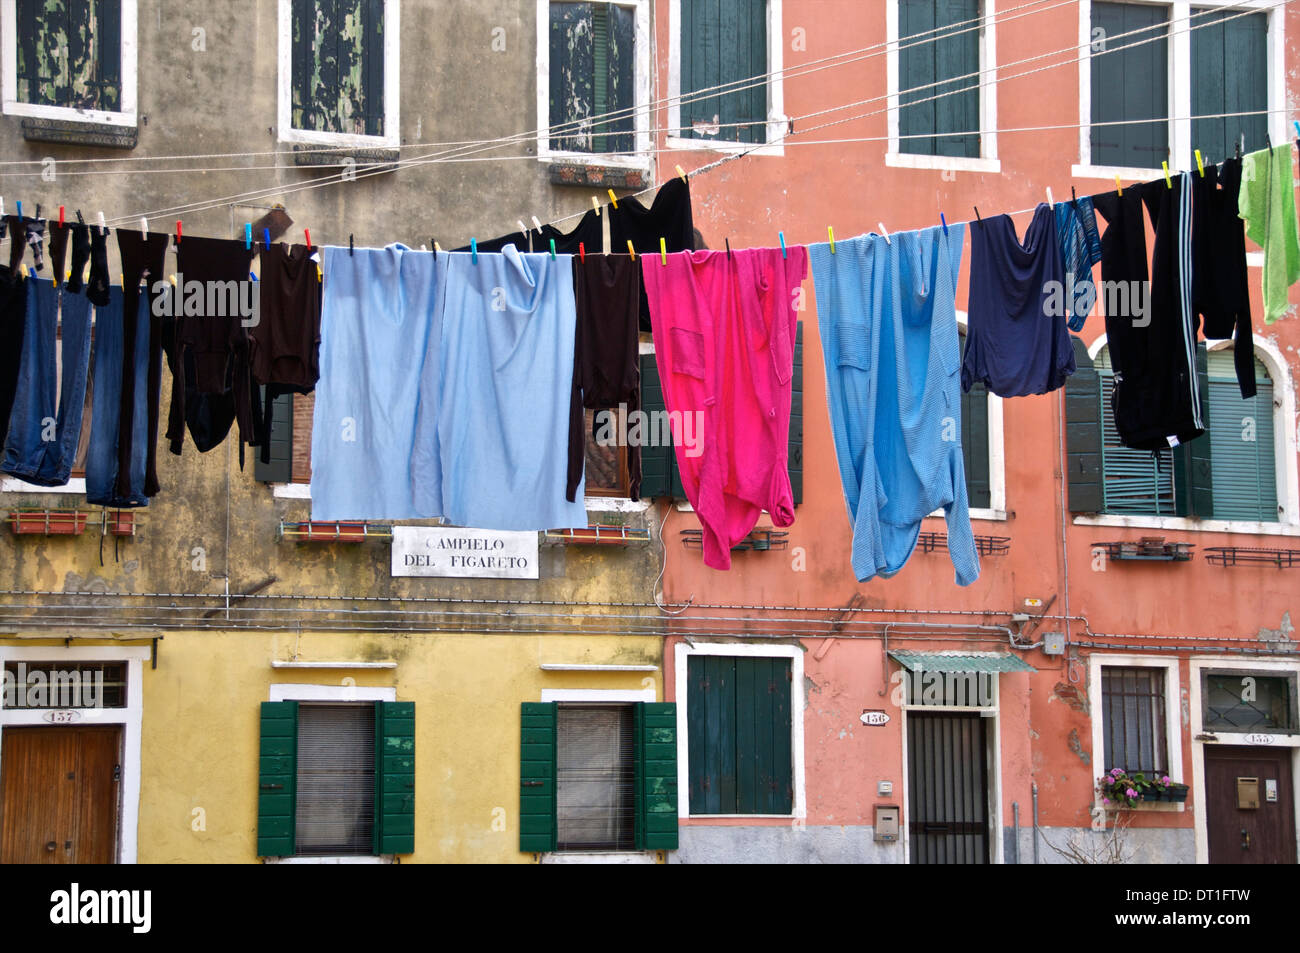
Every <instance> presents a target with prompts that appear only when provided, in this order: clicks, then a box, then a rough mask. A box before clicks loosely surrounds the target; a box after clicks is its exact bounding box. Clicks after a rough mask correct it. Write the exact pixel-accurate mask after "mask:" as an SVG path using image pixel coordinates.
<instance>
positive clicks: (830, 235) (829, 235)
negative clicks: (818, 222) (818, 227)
mask: <svg viewBox="0 0 1300 953" xmlns="http://www.w3.org/2000/svg"><path fill="white" fill-rule="evenodd" d="M826 237H827V238H829V239H830V240H831V254H832V255H833V254H835V229H833V228H831V227H830V226H829V225H827V226H826Z"/></svg>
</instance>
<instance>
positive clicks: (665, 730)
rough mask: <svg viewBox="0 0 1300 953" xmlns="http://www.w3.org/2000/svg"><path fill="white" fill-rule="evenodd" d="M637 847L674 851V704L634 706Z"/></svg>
mask: <svg viewBox="0 0 1300 953" xmlns="http://www.w3.org/2000/svg"><path fill="white" fill-rule="evenodd" d="M635 715H636V809H637V823H636V847H637V849H638V850H676V849H677V705H676V703H674V702H641V703H639V704H638V705H637V706H636V711H635Z"/></svg>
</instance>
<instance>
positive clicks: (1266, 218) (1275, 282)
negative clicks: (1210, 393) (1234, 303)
mask: <svg viewBox="0 0 1300 953" xmlns="http://www.w3.org/2000/svg"><path fill="white" fill-rule="evenodd" d="M1237 214H1238V216H1239V217H1241V218H1243V219H1245V220H1246V235H1247V237H1248V238H1250V239H1251V241H1253V242H1255V243H1256V244H1257V245H1259V246H1261V247H1262V248H1263V249H1264V276H1263V291H1264V321H1265V323H1267V324H1272V323H1273V322H1274V321H1276V320H1277V319H1278V318H1279V317H1281V316H1282V315H1284V314H1286V312H1287V310H1288V308H1289V307H1290V304H1289V303H1288V301H1287V289H1289V288H1290V287H1291V286H1292V285H1293V284H1295V283H1296V281H1297V280H1300V238H1297V235H1296V215H1295V192H1294V191H1293V187H1292V179H1291V144H1290V143H1287V144H1286V145H1282V146H1274V147H1273V149H1272V150H1271V151H1270V150H1268V149H1261V150H1259V151H1258V152H1252V153H1250V154H1249V155H1247V156H1246V157H1245V158H1243V159H1242V162H1241V191H1240V193H1239V194H1238V197H1237Z"/></svg>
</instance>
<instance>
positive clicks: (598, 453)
mask: <svg viewBox="0 0 1300 953" xmlns="http://www.w3.org/2000/svg"><path fill="white" fill-rule="evenodd" d="M598 413H600V414H605V415H606V416H602V417H601V418H600V424H599V425H597V422H596V415H597V414H598ZM585 414H586V417H585V421H586V427H587V444H586V463H585V467H584V469H583V479H584V480H585V481H586V482H585V488H586V489H585V492H586V494H587V496H616V497H624V496H627V494H628V488H629V480H628V469H627V446H626V444H624V443H617V444H609V443H608V442H607V441H606V442H605V443H604V444H602V443H600V442H597V440H596V436H597V435H601V436H602V438H603V437H604V436H605V435H617V434H618V433H620V432H621V427H620V421H621V418H622V417H623V416H624V414H623V413H622V411H621V410H620V409H619V408H617V407H615V408H609V409H608V410H604V411H596V410H590V409H589V410H587V411H585ZM622 426H623V427H626V426H627V425H626V423H623V424H622Z"/></svg>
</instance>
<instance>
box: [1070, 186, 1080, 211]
mask: <svg viewBox="0 0 1300 953" xmlns="http://www.w3.org/2000/svg"><path fill="white" fill-rule="evenodd" d="M1070 204H1071V205H1074V206H1076V207H1077V206H1078V204H1079V193H1078V192H1076V191H1074V186H1073V185H1072V186H1070Z"/></svg>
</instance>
